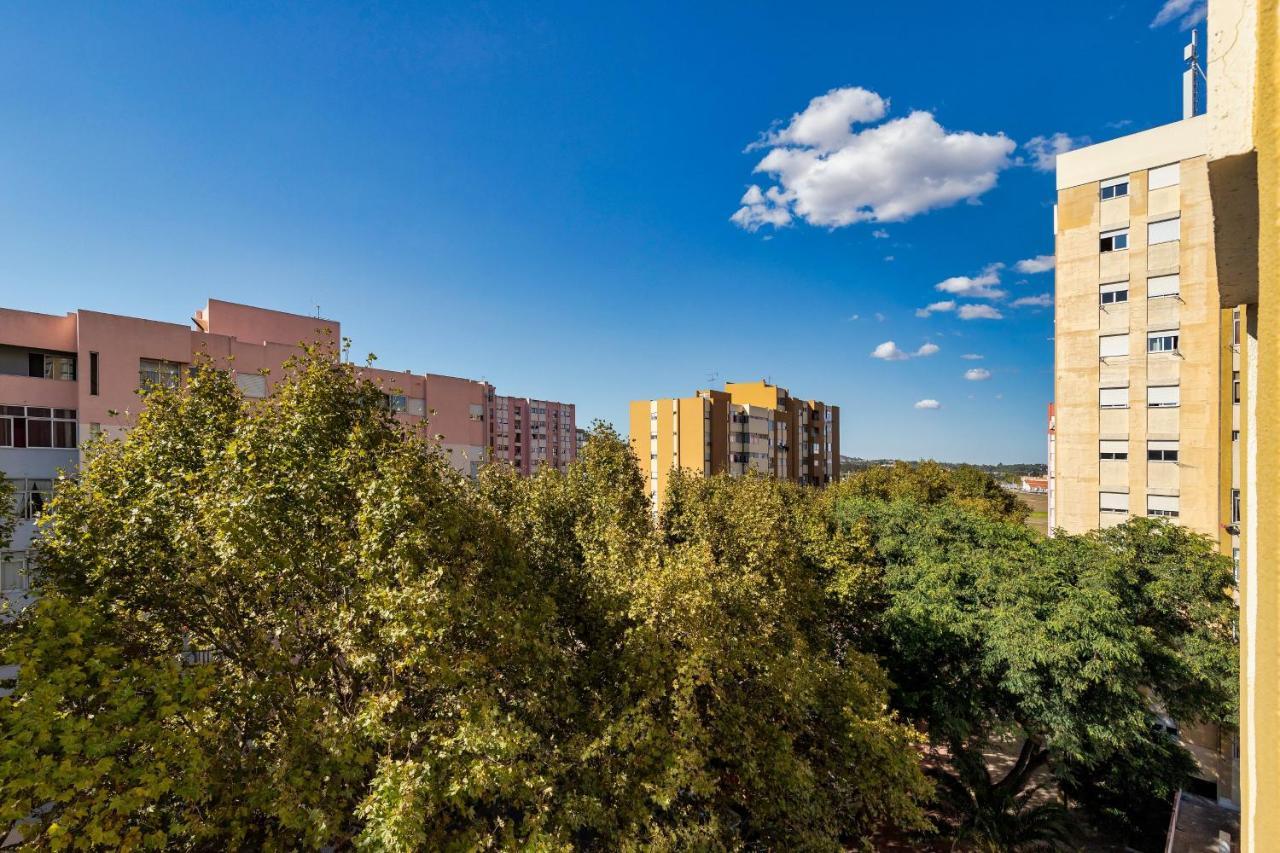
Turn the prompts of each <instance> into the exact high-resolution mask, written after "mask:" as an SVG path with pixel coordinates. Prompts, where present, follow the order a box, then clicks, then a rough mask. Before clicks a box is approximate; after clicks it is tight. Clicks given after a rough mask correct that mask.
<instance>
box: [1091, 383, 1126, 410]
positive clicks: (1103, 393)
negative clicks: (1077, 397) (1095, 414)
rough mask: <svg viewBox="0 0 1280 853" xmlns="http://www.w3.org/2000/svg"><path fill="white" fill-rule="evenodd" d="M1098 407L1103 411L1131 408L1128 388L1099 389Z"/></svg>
mask: <svg viewBox="0 0 1280 853" xmlns="http://www.w3.org/2000/svg"><path fill="white" fill-rule="evenodd" d="M1098 405H1099V407H1101V408H1103V409H1127V408H1129V389H1128V388H1099V389H1098Z"/></svg>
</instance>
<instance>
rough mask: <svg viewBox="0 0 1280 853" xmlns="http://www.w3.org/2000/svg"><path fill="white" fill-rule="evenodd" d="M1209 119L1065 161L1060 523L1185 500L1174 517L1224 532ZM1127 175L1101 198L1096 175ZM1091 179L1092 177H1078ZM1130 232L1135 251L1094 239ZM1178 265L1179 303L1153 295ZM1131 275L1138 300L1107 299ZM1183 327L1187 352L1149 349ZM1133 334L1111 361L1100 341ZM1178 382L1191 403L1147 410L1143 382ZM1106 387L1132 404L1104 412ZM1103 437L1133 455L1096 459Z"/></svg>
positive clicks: (1058, 388) (1082, 522) (1061, 179)
mask: <svg viewBox="0 0 1280 853" xmlns="http://www.w3.org/2000/svg"><path fill="white" fill-rule="evenodd" d="M1204 130H1205V122H1204V121H1203V120H1202V119H1191V120H1189V121H1186V122H1179V123H1178V124H1175V125H1167V126H1165V127H1162V128H1156V129H1154V130H1151V131H1146V132H1143V133H1139V134H1134V135H1133V136H1131V137H1125V138H1123V139H1119V140H1113V141H1111V142H1107V143H1103V144H1101V145H1096V146H1092V147H1090V148H1085V149H1080V150H1079V151H1075V152H1071V153H1070V154H1068V155H1063V157H1062V158H1060V159H1059V174H1058V183H1059V186H1060V188H1061V189H1060V191H1059V196H1058V216H1057V223H1058V225H1057V234H1056V257H1057V292H1056V296H1055V303H1056V319H1055V334H1054V360H1055V374H1054V385H1055V388H1054V401H1055V410H1056V431H1055V472H1054V489H1055V495H1054V499H1055V523H1056V524H1057V525H1059V526H1060V527H1062V528H1064V529H1066V530H1067V531H1068V532H1081V531H1085V530H1090V529H1093V528H1095V527H1098V526H1100V525H1102V524H1110V523H1114V522H1116V521H1119V520H1123V517H1117V516H1116V515H1114V514H1101V513H1100V512H1099V505H1098V493H1099V491H1100V490H1102V489H1103V487H1105V489H1106V490H1107V491H1119V492H1128V494H1129V514H1130V515H1141V514H1145V513H1146V510H1147V506H1146V504H1147V497H1148V495H1177V496H1178V498H1179V503H1180V515H1179V518H1178V521H1179V522H1180V523H1181V524H1184V525H1186V526H1188V527H1190V528H1192V529H1195V530H1198V531H1200V532H1202V533H1206V534H1208V535H1211V536H1214V537H1215V538H1216V537H1217V536H1218V532H1219V521H1220V519H1219V512H1218V510H1219V482H1220V480H1219V475H1220V471H1219V448H1220V445H1219V439H1220V435H1219V417H1220V408H1219V395H1220V393H1221V387H1220V373H1219V364H1220V360H1221V349H1220V347H1221V341H1220V315H1219V310H1218V294H1217V278H1216V267H1215V264H1214V255H1213V234H1212V222H1213V220H1212V213H1211V210H1210V201H1209V187H1208V171H1207V167H1206V161H1205V157H1204V156H1203V146H1204ZM1175 156H1176V157H1179V158H1180V159H1181V166H1180V169H1179V183H1178V185H1177V186H1176V187H1165V188H1158V189H1157V190H1155V191H1148V184H1147V169H1148V168H1153V167H1157V166H1162V165H1166V164H1167V163H1169V162H1170V160H1169V158H1171V157H1175ZM1122 175H1128V179H1129V193H1128V195H1127V196H1125V197H1122V198H1117V199H1109V200H1105V201H1103V200H1100V198H1099V181H1101V180H1103V179H1106V178H1112V177H1119V176H1122ZM1080 181H1083V183H1077V182H1080ZM1174 213H1178V214H1180V219H1181V223H1180V229H1179V233H1180V239H1179V240H1177V241H1175V242H1171V243H1160V244H1156V245H1151V246H1148V245H1147V224H1148V223H1149V222H1151V221H1155V220H1159V219H1164V218H1167V217H1168V216H1170V215H1171V214H1174ZM1118 227H1127V228H1128V230H1129V248H1128V249H1127V250H1124V251H1116V252H1108V253H1103V252H1100V251H1099V245H1098V235H1099V233H1100V232H1101V231H1103V230H1107V229H1110V228H1118ZM1175 272H1176V273H1178V274H1179V276H1180V279H1181V281H1180V289H1181V292H1180V294H1179V296H1178V297H1160V298H1153V299H1148V298H1147V279H1148V278H1149V277H1152V276H1157V275H1167V274H1170V273H1175ZM1126 280H1127V281H1128V291H1129V293H1128V301H1127V302H1125V303H1115V304H1109V305H1105V306H1104V305H1101V304H1100V302H1099V289H1100V285H1101V284H1102V283H1104V282H1117V281H1126ZM1166 329H1177V331H1178V335H1179V353H1177V354H1148V353H1147V333H1148V331H1155V330H1166ZM1113 334H1127V335H1128V336H1129V350H1128V355H1127V356H1124V357H1108V358H1101V357H1100V354H1099V338H1100V336H1102V335H1113ZM1165 384H1170V385H1173V384H1176V385H1178V386H1179V390H1180V397H1181V405H1180V406H1179V407H1178V408H1176V409H1149V408H1148V407H1147V399H1146V398H1147V386H1148V385H1165ZM1101 388H1127V389H1128V390H1127V398H1128V408H1127V409H1101V408H1100V407H1099V391H1100V389H1101ZM1101 439H1127V440H1128V441H1129V459H1128V460H1127V462H1120V461H1106V462H1104V461H1103V460H1101V459H1100V458H1099V448H1098V442H1099V440H1101ZM1149 439H1165V440H1177V441H1178V442H1179V461H1178V463H1177V464H1171V463H1151V464H1148V462H1147V458H1146V457H1147V454H1146V449H1147V441H1148V440H1149Z"/></svg>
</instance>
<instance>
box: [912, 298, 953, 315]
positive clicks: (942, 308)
mask: <svg viewBox="0 0 1280 853" xmlns="http://www.w3.org/2000/svg"><path fill="white" fill-rule="evenodd" d="M954 310H956V301H955V300H954V299H945V300H943V301H942V302H930V303H929V304H928V305H926V306H924V307H923V308H917V309H916V316H917V317H928V316H929V315H930V314H939V313H946V312H947V311H954Z"/></svg>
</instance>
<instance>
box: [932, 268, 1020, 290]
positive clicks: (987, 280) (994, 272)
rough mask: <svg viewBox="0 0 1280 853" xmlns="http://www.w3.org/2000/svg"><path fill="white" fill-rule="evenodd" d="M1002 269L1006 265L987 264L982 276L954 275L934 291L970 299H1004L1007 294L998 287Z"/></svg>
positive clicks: (936, 285)
mask: <svg viewBox="0 0 1280 853" xmlns="http://www.w3.org/2000/svg"><path fill="white" fill-rule="evenodd" d="M1002 269H1004V264H998V263H997V264H987V265H986V266H985V267H983V269H982V273H981V274H980V275H976V276H967V275H953V276H952V277H951V278H948V279H945V280H944V281H940V282H938V283H937V284H935V285H934V286H933V289H934V290H941V291H942V292H943V293H951V294H954V295H956V296H967V297H969V298H970V299H1003V298H1004V297H1005V296H1006V294H1005V292H1004V291H1003V290H1001V289H1000V288H998V287H996V285H997V284H999V283H1000V270H1002Z"/></svg>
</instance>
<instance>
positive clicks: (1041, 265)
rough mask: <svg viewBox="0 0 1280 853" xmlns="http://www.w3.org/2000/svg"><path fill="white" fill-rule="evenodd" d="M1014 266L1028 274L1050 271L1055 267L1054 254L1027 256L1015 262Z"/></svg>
mask: <svg viewBox="0 0 1280 853" xmlns="http://www.w3.org/2000/svg"><path fill="white" fill-rule="evenodd" d="M1013 268H1014V269H1015V270H1017V271H1018V272H1024V273H1028V274H1034V273H1038V272H1048V271H1049V270H1051V269H1053V255H1036V256H1035V257H1034V258H1026V259H1024V260H1021V261H1018V262H1017V263H1016V264H1014V265H1013Z"/></svg>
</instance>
